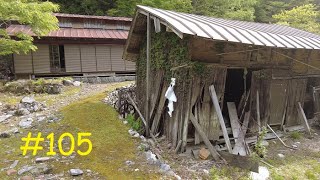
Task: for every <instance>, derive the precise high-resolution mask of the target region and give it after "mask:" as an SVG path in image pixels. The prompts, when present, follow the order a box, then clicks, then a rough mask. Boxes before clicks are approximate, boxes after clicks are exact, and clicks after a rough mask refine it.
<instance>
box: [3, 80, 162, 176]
mask: <svg viewBox="0 0 320 180" xmlns="http://www.w3.org/2000/svg"><path fill="white" fill-rule="evenodd" d="M123 85H124V84H117V85H110V87H108V89H107V90H106V91H111V90H113V89H115V88H116V87H118V86H123ZM105 96H106V92H103V93H102V92H100V93H98V94H93V95H92V96H90V97H88V98H85V99H82V100H80V101H77V102H74V103H71V104H70V105H68V106H65V107H63V108H62V109H61V113H62V115H63V117H64V118H63V119H62V120H61V121H60V122H58V123H52V124H48V123H42V124H40V125H37V126H36V127H35V128H33V129H31V130H22V131H23V132H22V133H21V134H18V135H17V136H16V137H11V138H7V139H2V140H0V147H1V148H0V149H1V151H0V157H1V160H2V161H0V169H1V168H2V167H1V166H3V167H8V166H10V163H11V162H12V161H13V160H19V161H20V162H19V164H18V166H17V168H16V170H19V168H20V167H22V166H23V165H32V164H34V159H35V157H33V156H32V155H31V153H29V154H28V156H29V157H27V158H25V157H23V156H22V155H21V151H20V150H19V147H20V146H21V145H22V144H23V143H22V142H21V140H20V139H21V137H25V136H26V135H27V133H28V132H33V133H37V132H42V134H43V136H44V137H45V136H47V135H48V134H50V133H51V132H54V133H55V142H57V139H58V137H59V136H60V135H61V134H63V133H65V132H68V133H71V134H73V136H74V137H75V142H77V137H76V134H77V133H79V132H90V133H92V135H91V136H90V137H89V139H90V140H91V141H92V144H93V149H92V152H91V153H90V154H89V155H88V156H80V155H78V154H77V155H76V157H75V158H74V159H70V158H69V157H62V155H60V154H59V153H57V154H58V156H57V158H56V159H57V160H56V161H50V162H48V164H50V165H52V166H53V174H61V173H63V174H64V176H63V177H64V178H66V179H73V177H71V176H70V175H69V173H68V170H69V169H71V168H80V169H83V170H84V171H85V170H86V169H90V170H91V171H93V172H94V175H92V174H91V175H90V174H88V173H86V171H85V173H84V174H83V175H82V176H81V177H78V178H79V179H80V178H84V179H91V178H97V177H99V179H155V178H157V177H158V175H157V174H155V173H150V172H149V171H148V166H147V164H146V163H145V160H144V158H143V157H142V156H137V154H138V153H139V152H138V150H137V143H138V141H137V140H136V139H133V138H132V137H130V135H129V134H128V129H129V128H128V127H127V126H126V125H124V124H123V123H122V122H121V121H119V119H118V114H117V112H116V111H115V110H114V109H113V108H112V107H110V106H108V105H106V104H104V103H103V102H102V101H101V100H102V99H103V98H104V97H105ZM66 139H67V140H68V138H66ZM76 144H77V143H76ZM42 145H43V146H44V151H42V152H39V153H38V155H37V156H39V157H40V156H46V152H47V151H48V150H49V147H48V143H42ZM68 146H69V145H68V144H66V145H65V146H63V147H64V150H65V151H68V149H67V147H68ZM9 149H12V150H13V152H12V153H9V154H8V153H6V151H7V150H9ZM78 149H79V148H77V146H76V149H75V151H77V150H78ZM86 149H87V146H86V144H83V145H82V146H81V149H80V150H82V151H85V150H86ZM55 151H56V152H57V151H58V150H57V148H56V149H55ZM5 160H6V161H5ZM127 160H131V161H133V162H135V163H136V164H135V165H133V166H130V167H129V166H127V165H126V164H125V161H127ZM136 168H138V169H139V170H138V171H135V169H136ZM95 173H96V174H95ZM4 176H6V175H5V171H3V172H0V177H4ZM78 178H76V179H78Z"/></svg>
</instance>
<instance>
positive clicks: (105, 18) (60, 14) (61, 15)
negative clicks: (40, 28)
mask: <svg viewBox="0 0 320 180" xmlns="http://www.w3.org/2000/svg"><path fill="white" fill-rule="evenodd" d="M53 15H54V16H56V17H65V18H83V19H103V20H114V21H128V22H131V21H132V18H128V17H112V16H91V15H80V14H66V13H53Z"/></svg>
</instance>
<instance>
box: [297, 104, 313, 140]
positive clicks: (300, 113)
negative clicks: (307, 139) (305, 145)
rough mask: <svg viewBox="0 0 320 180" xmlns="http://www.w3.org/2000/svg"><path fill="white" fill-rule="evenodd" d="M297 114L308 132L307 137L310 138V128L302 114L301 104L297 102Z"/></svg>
mask: <svg viewBox="0 0 320 180" xmlns="http://www.w3.org/2000/svg"><path fill="white" fill-rule="evenodd" d="M298 114H299V115H300V117H301V119H302V122H303V124H304V127H305V129H306V130H307V131H308V133H309V135H310V136H311V131H310V126H309V123H308V120H307V117H306V115H305V114H304V111H303V108H302V106H301V103H300V102H298Z"/></svg>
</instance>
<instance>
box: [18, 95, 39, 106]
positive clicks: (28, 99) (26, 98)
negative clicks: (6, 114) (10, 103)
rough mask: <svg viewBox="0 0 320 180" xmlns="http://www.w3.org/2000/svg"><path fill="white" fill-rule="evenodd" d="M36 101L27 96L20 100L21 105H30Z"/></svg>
mask: <svg viewBox="0 0 320 180" xmlns="http://www.w3.org/2000/svg"><path fill="white" fill-rule="evenodd" d="M35 101H36V100H35V99H34V98H33V97H29V96H26V97H23V98H22V99H21V101H20V102H21V103H28V104H32V103H34V102H35Z"/></svg>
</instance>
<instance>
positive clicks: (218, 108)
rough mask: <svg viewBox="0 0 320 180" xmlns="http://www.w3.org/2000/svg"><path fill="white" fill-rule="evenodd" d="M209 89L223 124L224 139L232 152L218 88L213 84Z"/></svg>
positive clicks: (221, 124)
mask: <svg viewBox="0 0 320 180" xmlns="http://www.w3.org/2000/svg"><path fill="white" fill-rule="evenodd" d="M209 91H210V95H211V99H212V102H213V105H214V108H215V110H216V112H217V115H218V119H219V122H220V126H221V129H222V133H223V137H224V139H225V141H226V145H227V148H228V151H229V152H230V153H231V152H232V147H231V143H230V139H229V135H228V131H227V128H226V124H225V122H224V119H223V116H222V112H221V109H220V106H219V101H218V97H217V93H216V90H215V89H214V86H213V85H211V86H209Z"/></svg>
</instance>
